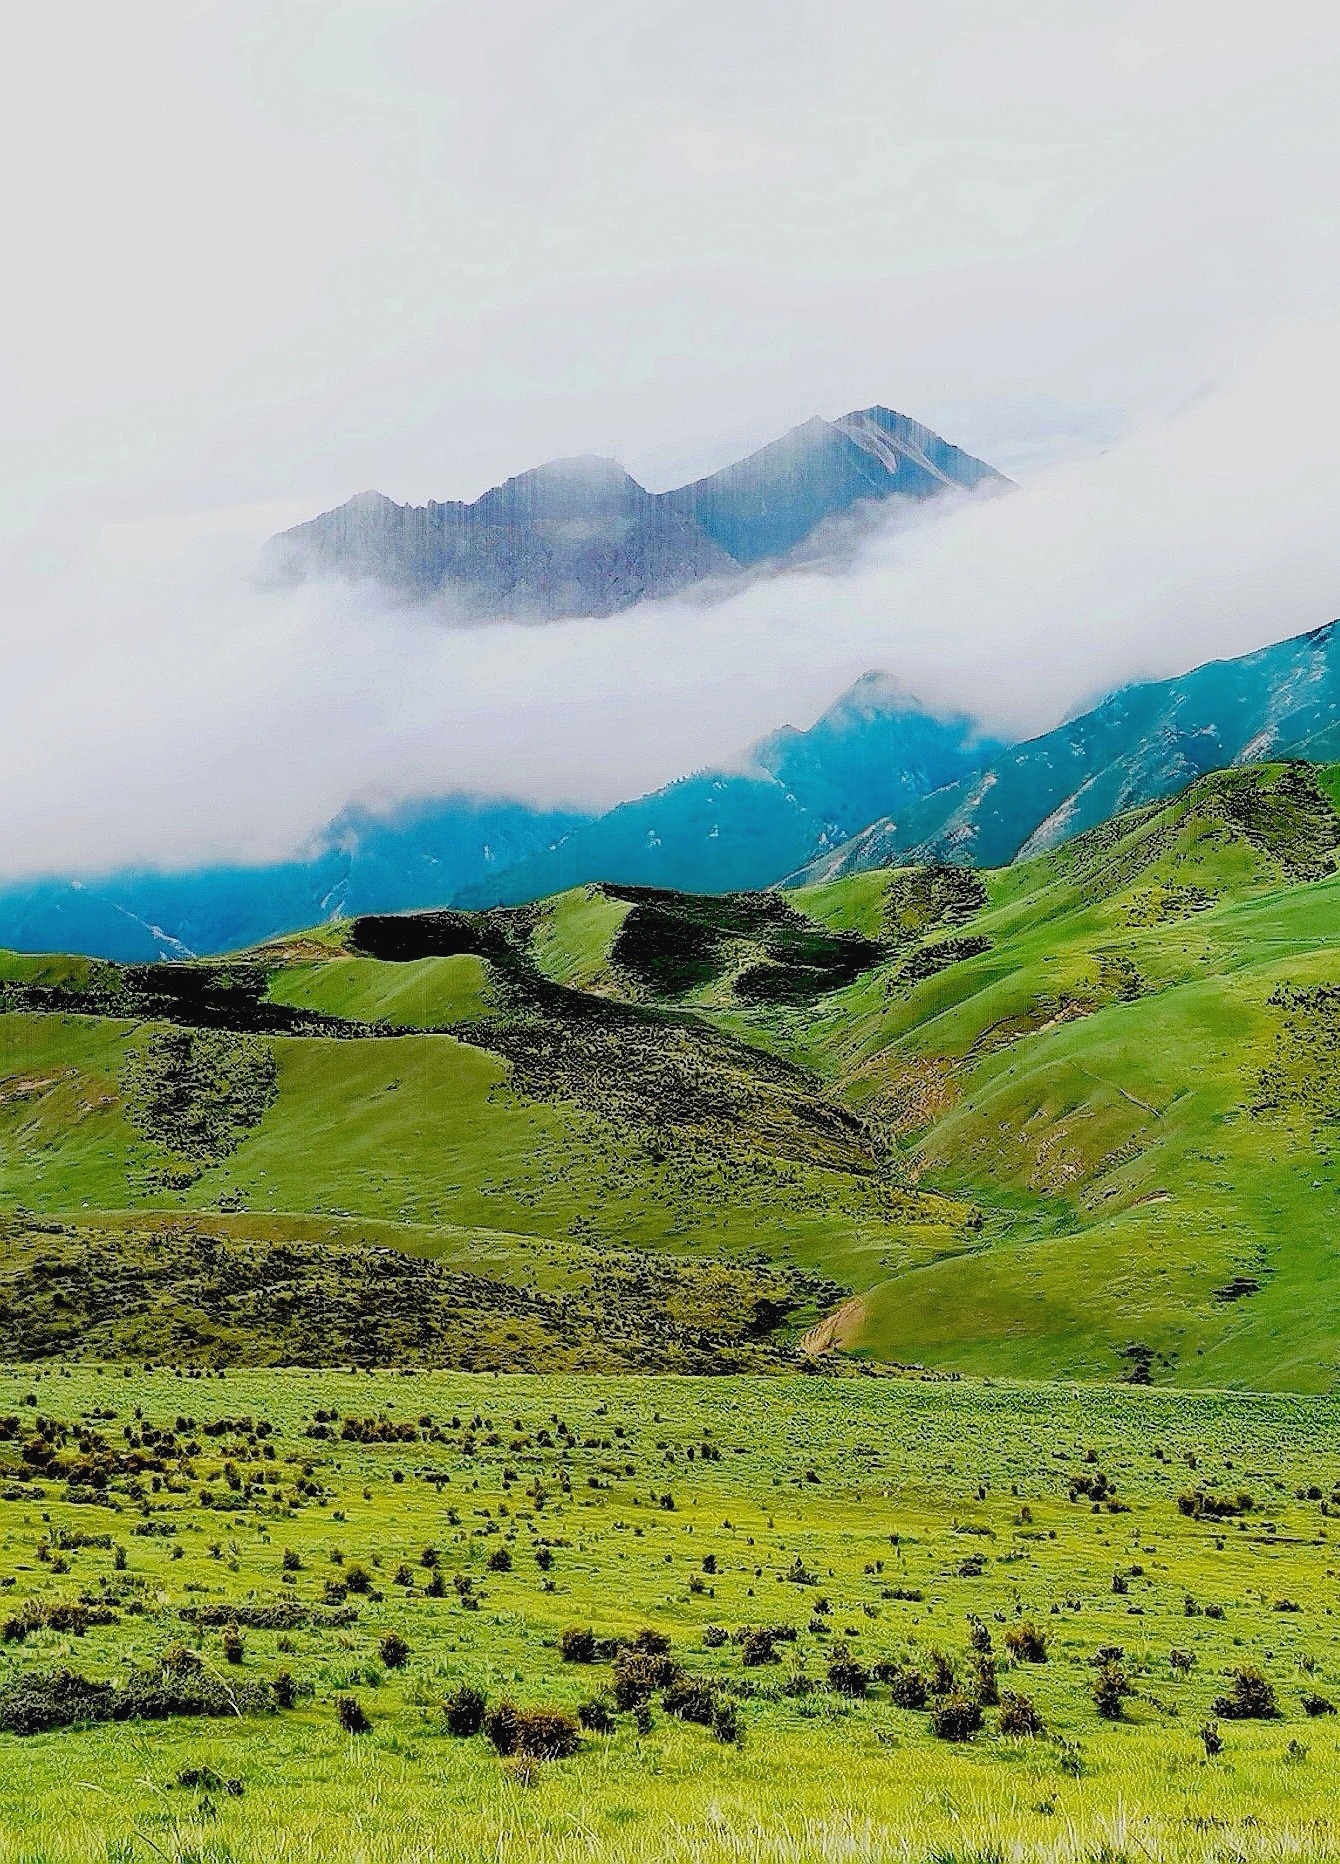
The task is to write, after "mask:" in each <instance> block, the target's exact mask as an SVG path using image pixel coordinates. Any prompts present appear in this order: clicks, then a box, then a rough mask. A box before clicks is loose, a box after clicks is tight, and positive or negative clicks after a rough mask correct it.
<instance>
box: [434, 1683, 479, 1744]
mask: <svg viewBox="0 0 1340 1864" xmlns="http://www.w3.org/2000/svg"><path fill="white" fill-rule="evenodd" d="M485 1704H486V1698H485V1696H484V1692H483V1691H482V1690H479V1689H474V1688H472V1687H471V1685H470V1684H469V1683H458V1684H457V1685H456V1687H455V1689H453V1690H452V1691H451V1693H450V1695H448V1696H447V1697H446V1698H445V1700H444V1701H443V1703H442V1713H443V1714H444V1715H445V1716H446V1718H447V1732H448V1734H453V1735H477V1734H478V1733H479V1731H480V1729H481V1728H482V1727H483V1725H484V1708H485Z"/></svg>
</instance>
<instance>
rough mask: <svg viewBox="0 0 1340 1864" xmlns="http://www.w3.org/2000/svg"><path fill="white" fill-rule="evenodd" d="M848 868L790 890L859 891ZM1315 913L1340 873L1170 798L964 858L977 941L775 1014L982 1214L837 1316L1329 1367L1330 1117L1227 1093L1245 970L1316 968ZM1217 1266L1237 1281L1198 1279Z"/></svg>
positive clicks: (1252, 975) (1059, 1361) (1004, 1340)
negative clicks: (1053, 849) (988, 856)
mask: <svg viewBox="0 0 1340 1864" xmlns="http://www.w3.org/2000/svg"><path fill="white" fill-rule="evenodd" d="M1277 774H1278V773H1273V774H1272V773H1266V775H1265V776H1264V777H1262V779H1261V781H1262V782H1264V783H1267V784H1268V783H1270V782H1272V781H1274V777H1275V775H1277ZM1327 774H1328V778H1329V784H1328V787H1329V788H1330V789H1332V790H1333V789H1334V773H1327ZM1198 787H1199V786H1198ZM1132 844H1133V846H1132ZM870 878H871V877H870V876H861V877H860V880H861V883H862V894H860V895H858V896H857V898H856V900H855V901H854V902H852V901H848V900H846V899H844V897H843V895H844V883H841V882H839V883H836V884H835V885H834V886H830V887H828V888H824V889H818V890H815V892H814V893H813V894H809V895H805V894H802V895H801V903H803V904H804V906H805V907H806V908H807V909H808V910H809V911H811V912H814V913H816V914H817V915H820V916H823V917H825V918H827V919H829V920H830V922H833V923H836V922H838V919H839V917H840V916H841V915H844V914H845V915H848V916H851V915H852V914H853V908H854V910H855V912H857V913H863V914H865V915H866V916H867V917H868V914H869V901H868V894H867V893H866V892H865V889H867V888H868V886H869V881H870ZM884 879H885V884H886V885H887V884H888V877H887V876H885V877H884ZM1192 889H1197V890H1198V892H1197V893H1193V892H1192ZM1338 913H1340V880H1337V879H1335V878H1330V879H1322V880H1317V881H1313V882H1311V883H1303V882H1300V881H1299V880H1298V879H1297V878H1295V877H1292V876H1291V874H1290V871H1289V864H1288V862H1287V861H1286V862H1283V863H1282V862H1281V861H1280V859H1278V858H1277V856H1276V855H1275V854H1274V853H1272V852H1271V850H1270V848H1269V847H1262V846H1254V845H1252V843H1250V842H1248V841H1245V840H1243V839H1242V838H1241V837H1240V836H1237V835H1230V834H1228V833H1226V831H1225V827H1224V823H1223V822H1222V820H1221V819H1219V818H1218V817H1217V816H1216V814H1215V813H1214V811H1213V810H1212V809H1211V810H1209V811H1206V810H1205V809H1204V808H1201V807H1199V806H1197V803H1196V801H1195V799H1194V798H1193V800H1192V801H1191V802H1190V803H1188V802H1186V801H1178V802H1176V803H1174V804H1172V805H1169V806H1168V807H1167V808H1166V809H1164V810H1161V811H1159V812H1157V814H1156V816H1155V819H1154V820H1153V821H1152V822H1150V823H1146V824H1144V825H1143V826H1142V828H1141V830H1140V833H1139V834H1138V835H1135V836H1128V837H1127V838H1126V843H1125V844H1118V843H1113V844H1112V845H1110V846H1108V847H1105V848H1101V849H1100V850H1098V852H1097V854H1096V855H1095V854H1094V853H1093V851H1090V853H1089V856H1088V857H1087V858H1080V857H1078V856H1077V855H1076V854H1075V852H1074V850H1073V849H1072V850H1071V851H1065V850H1063V851H1061V852H1060V853H1058V854H1057V855H1052V856H1046V857H1042V858H1040V859H1038V860H1034V861H1031V862H1028V863H1026V864H1022V865H1021V866H1019V867H1018V868H1014V869H1009V870H1005V871H1003V872H1002V873H999V874H997V875H994V876H991V877H990V884H989V899H988V901H987V904H986V905H985V906H984V907H983V909H982V910H981V911H980V912H979V913H978V914H976V915H975V916H974V917H973V918H972V919H971V920H970V921H969V922H968V923H967V924H966V926H964V927H963V928H962V931H963V932H966V933H971V934H980V935H982V936H985V937H987V938H989V939H990V940H991V948H990V949H989V950H988V951H986V952H984V953H982V954H981V955H979V956H975V957H971V958H968V959H966V960H963V961H960V962H958V963H956V964H954V965H952V966H950V967H948V968H947V969H945V970H942V971H940V972H939V973H938V974H937V975H935V976H933V977H930V978H928V979H925V980H923V981H921V982H919V983H917V984H915V985H913V986H911V987H910V988H899V987H898V984H897V982H896V980H891V979H890V977H889V976H888V975H887V974H880V973H875V974H872V975H871V976H869V977H867V978H865V979H863V980H861V981H860V982H859V983H858V984H856V985H854V986H853V987H852V988H850V989H849V990H847V991H846V992H844V993H842V994H841V995H840V996H838V997H834V998H831V999H829V1000H828V1001H827V1003H826V1004H825V1005H823V1006H822V1008H821V1009H820V1011H819V1012H818V1013H817V1014H816V1015H814V1016H813V1017H811V1018H809V1019H807V1021H806V1022H805V1024H804V1026H803V1027H802V1028H799V1029H797V1028H795V1027H794V1026H793V1027H791V1028H790V1029H789V1030H788V1031H786V1032H784V1033H785V1034H786V1035H787V1037H788V1039H789V1042H790V1045H791V1046H792V1047H793V1048H794V1050H795V1051H796V1052H798V1053H800V1054H802V1055H804V1056H805V1057H806V1058H807V1059H809V1060H811V1061H812V1062H814V1063H815V1064H817V1065H818V1066H819V1067H820V1068H822V1069H823V1070H825V1071H826V1072H827V1073H828V1074H829V1075H830V1076H831V1077H833V1078H835V1079H836V1080H838V1081H840V1082H841V1083H842V1084H843V1086H844V1088H845V1091H846V1092H848V1093H849V1094H850V1095H852V1096H853V1097H854V1098H856V1099H857V1100H860V1101H864V1102H866V1103H867V1104H870V1105H873V1106H876V1107H879V1108H881V1109H882V1110H883V1111H884V1113H885V1114H886V1116H887V1117H889V1118H891V1119H892V1120H893V1121H894V1123H895V1124H898V1125H900V1126H901V1127H902V1128H903V1130H904V1132H905V1136H906V1143H907V1145H908V1146H909V1148H910V1151H909V1158H910V1162H911V1164H912V1166H913V1168H914V1169H915V1170H916V1171H917V1172H918V1173H919V1174H920V1176H921V1180H922V1182H923V1183H926V1184H932V1185H935V1186H937V1187H940V1188H947V1189H952V1190H953V1191H954V1192H955V1193H957V1194H959V1195H963V1196H968V1197H975V1198H977V1199H979V1200H980V1202H981V1204H982V1206H983V1209H984V1212H985V1214H986V1218H987V1221H986V1223H985V1227H984V1228H983V1230H982V1232H981V1234H980V1237H979V1239H978V1240H977V1242H976V1245H975V1246H974V1247H973V1248H972V1249H971V1250H970V1251H968V1252H966V1253H964V1254H961V1255H958V1256H955V1257H953V1258H950V1259H946V1260H944V1261H941V1262H938V1263H935V1264H932V1265H928V1266H925V1267H922V1268H919V1269H917V1270H915V1271H913V1272H911V1273H908V1274H903V1275H899V1276H898V1277H897V1278H895V1279H893V1280H891V1281H890V1282H889V1283H887V1284H885V1285H884V1286H883V1287H882V1288H880V1289H878V1290H876V1291H874V1292H873V1293H872V1294H871V1295H870V1296H869V1298H868V1299H867V1300H866V1301H865V1303H864V1304H863V1306H862V1307H861V1309H859V1310H855V1309H854V1310H852V1312H851V1313H850V1314H849V1316H848V1321H847V1334H846V1337H847V1340H848V1343H850V1344H852V1345H854V1346H857V1347H859V1348H864V1349H866V1350H869V1351H874V1352H881V1353H890V1354H893V1355H895V1356H917V1355H922V1354H924V1355H925V1356H927V1357H930V1358H932V1359H934V1360H936V1361H937V1362H942V1363H948V1364H954V1365H959V1366H963V1367H968V1368H975V1369H978V1370H984V1371H985V1370H1004V1369H1006V1368H1012V1369H1015V1370H1026V1371H1028V1372H1030V1373H1032V1374H1036V1375H1046V1374H1049V1373H1065V1374H1066V1375H1070V1374H1084V1375H1090V1376H1100V1377H1102V1376H1111V1375H1112V1374H1113V1373H1114V1371H1116V1370H1117V1368H1118V1367H1119V1366H1120V1365H1121V1363H1122V1361H1121V1357H1120V1354H1121V1349H1122V1348H1124V1347H1126V1346H1128V1345H1130V1344H1132V1343H1138V1344H1140V1345H1144V1346H1147V1347H1149V1348H1150V1349H1151V1351H1152V1353H1153V1354H1154V1355H1155V1356H1156V1357H1155V1360H1154V1370H1155V1374H1156V1376H1172V1377H1175V1378H1177V1379H1178V1380H1182V1381H1186V1382H1205V1381H1209V1382H1231V1383H1284V1384H1300V1385H1304V1386H1313V1385H1326V1384H1328V1383H1330V1381H1331V1379H1332V1378H1333V1377H1334V1374H1335V1371H1336V1353H1335V1340H1336V1337H1337V1332H1340V1264H1337V1263H1336V1261H1335V1258H1334V1251H1333V1245H1332V1242H1331V1238H1332V1235H1333V1232H1334V1219H1335V1189H1336V1178H1335V1170H1334V1167H1333V1165H1332V1163H1331V1158H1332V1153H1333V1146H1334V1128H1333V1126H1332V1125H1330V1124H1329V1122H1328V1121H1327V1120H1326V1119H1324V1118H1319V1117H1318V1116H1317V1113H1316V1109H1315V1108H1312V1107H1309V1106H1308V1105H1305V1104H1295V1105H1286V1106H1284V1107H1281V1108H1278V1109H1275V1110H1274V1111H1272V1112H1269V1113H1266V1114H1261V1115H1253V1114H1251V1113H1250V1112H1249V1111H1248V1108H1249V1107H1250V1106H1251V1104H1252V1102H1253V1100H1254V1099H1255V1098H1256V1096H1257V1092H1258V1082H1259V1077H1260V1074H1261V1071H1262V1070H1263V1069H1265V1068H1266V1067H1267V1066H1269V1065H1270V1064H1271V1062H1272V1060H1274V1059H1275V1057H1276V1053H1277V1045H1278V1043H1279V1041H1280V1038H1281V1030H1282V1025H1283V1021H1284V1018H1283V1015H1282V1012H1281V1011H1280V1009H1279V1008H1278V1007H1276V1006H1272V1005H1271V1003H1270V1002H1269V999H1270V997H1271V994H1272V992H1274V991H1275V990H1276V989H1277V987H1278V986H1280V985H1281V984H1288V985H1294V986H1303V987H1308V986H1315V985H1318V984H1333V983H1336V982H1340V952H1337V949H1336V931H1335V928H1336V924H1337V914H1338ZM777 1033H778V1032H777V1030H776V1029H774V1030H773V1031H772V1034H773V1036H774V1038H775V1037H776V1035H777ZM1235 1275H1245V1276H1250V1277H1253V1278H1256V1279H1258V1280H1259V1281H1260V1282H1261V1283H1262V1287H1261V1289H1260V1292H1258V1293H1253V1294H1251V1295H1250V1296H1248V1297H1246V1298H1243V1299H1240V1300H1237V1301H1224V1300H1216V1299H1215V1298H1214V1294H1213V1290H1214V1289H1215V1288H1217V1287H1223V1286H1225V1285H1226V1284H1228V1283H1229V1282H1230V1281H1231V1280H1232V1279H1233V1277H1234V1276H1235ZM1127 1363H1128V1364H1129V1363H1130V1362H1129V1361H1127Z"/></svg>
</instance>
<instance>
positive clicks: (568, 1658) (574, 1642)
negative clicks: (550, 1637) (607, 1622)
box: [558, 1625, 596, 1663]
mask: <svg viewBox="0 0 1340 1864" xmlns="http://www.w3.org/2000/svg"><path fill="white" fill-rule="evenodd" d="M558 1654H559V1656H560V1657H561V1658H562V1659H563V1661H564V1663H594V1662H595V1660H596V1634H595V1632H594V1631H593V1630H592V1629H591V1627H590V1625H569V1626H568V1627H567V1629H566V1630H565V1631H560V1632H559V1634H558Z"/></svg>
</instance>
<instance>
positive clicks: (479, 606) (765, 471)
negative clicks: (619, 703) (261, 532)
mask: <svg viewBox="0 0 1340 1864" xmlns="http://www.w3.org/2000/svg"><path fill="white" fill-rule="evenodd" d="M984 481H994V482H996V483H997V484H999V485H1002V486H1003V485H1006V484H1008V483H1009V482H1008V481H1007V480H1006V479H1004V478H1003V477H1002V475H1001V474H1000V473H998V472H996V471H995V469H994V468H993V467H991V466H987V465H985V464H984V463H983V462H982V461H981V460H977V459H974V458H973V457H972V456H971V454H968V453H964V452H962V451H961V450H960V449H959V448H958V447H955V446H951V445H950V444H949V442H948V441H945V440H942V439H941V438H940V436H939V435H938V434H934V433H932V432H931V430H930V429H929V428H928V427H922V426H921V425H920V424H919V423H918V422H916V421H912V420H909V419H908V418H907V416H906V415H902V414H896V413H894V412H893V410H892V409H890V408H864V409H861V410H859V411H858V412H856V413H853V414H846V415H844V416H843V417H842V419H841V420H838V421H825V420H820V419H818V418H817V417H816V418H815V419H814V420H811V421H806V422H805V423H804V425H803V426H800V427H796V428H793V429H792V430H791V432H790V433H788V434H784V435H783V436H782V437H781V439H779V440H774V441H773V442H772V443H771V444H770V445H769V446H766V447H763V448H761V449H760V450H759V451H758V452H756V453H752V454H750V455H749V457H748V458H747V459H743V460H740V461H738V462H737V463H736V464H734V465H732V466H727V467H725V468H724V469H723V470H722V471H720V472H716V473H712V474H709V475H708V477H707V478H705V479H699V480H696V481H695V482H694V483H693V484H692V485H685V486H680V487H679V488H678V489H677V490H675V491H671V492H661V493H656V492H648V491H647V490H646V489H645V487H643V486H641V485H639V484H638V482H637V480H636V479H634V478H633V477H632V476H631V475H630V474H629V473H627V472H625V471H624V469H623V467H622V466H620V465H619V464H618V463H617V462H616V461H614V460H609V459H597V458H583V459H567V460H551V461H550V462H549V463H548V464H547V465H544V466H537V467H534V468H532V470H531V471H529V472H523V473H519V474H518V475H517V476H516V477H515V478H512V479H508V480H506V481H505V482H504V483H503V484H502V485H499V486H494V487H493V488H492V489H491V490H490V491H487V492H485V493H484V494H483V496H482V497H480V498H477V499H475V500H474V502H473V503H471V504H465V503H462V502H460V501H459V500H454V499H453V500H448V501H447V502H446V503H444V504H439V503H437V502H436V501H435V500H430V501H429V503H428V504H426V505H397V504H396V503H395V502H394V500H392V499H389V498H385V497H383V495H382V494H381V493H380V492H360V493H359V494H358V495H357V496H356V497H354V498H351V499H349V500H348V502H347V503H346V504H343V505H340V506H338V507H337V508H336V509H335V510H334V511H327V512H323V513H322V514H321V515H320V516H319V517H317V518H313V519H311V520H310V521H309V522H308V523H306V524H300V525H297V526H296V527H295V528H294V529H292V530H289V531H284V532H282V533H281V534H280V536H278V537H276V538H272V539H271V541H270V543H269V545H268V546H267V551H266V554H267V561H268V563H269V565H270V567H271V568H272V569H273V570H274V571H275V572H276V573H278V574H280V575H282V576H285V577H292V578H300V577H302V576H305V575H308V574H326V575H329V574H337V575H342V576H347V577H351V578H356V579H362V578H366V579H369V580H371V581H375V582H377V583H380V584H381V585H383V586H384V587H386V588H388V589H390V590H392V591H394V592H395V593H396V594H397V595H399V596H401V597H403V598H405V599H408V600H410V601H414V602H433V603H437V604H440V605H441V606H442V607H443V608H444V609H446V610H447V611H448V612H450V613H454V614H459V615H461V616H465V617H474V618H479V617H486V616H493V617H499V616H504V615H520V616H531V617H536V618H544V619H553V618H556V617H559V616H572V615H610V614H614V613H616V612H617V611H618V610H620V609H625V608H631V607H632V606H633V604H634V603H636V602H641V601H644V600H646V599H647V598H649V597H653V596H667V595H673V594H675V593H676V592H677V591H678V590H682V589H685V588H688V587H689V586H690V585H691V584H693V583H701V582H705V581H709V580H713V579H715V580H720V581H728V580H730V579H732V578H735V577H738V576H740V575H741V574H743V573H744V572H745V571H746V570H747V569H750V568H753V567H754V566H755V565H759V564H763V563H770V562H774V561H778V560H781V559H783V558H785V556H786V555H787V553H788V552H790V551H793V550H794V549H796V548H797V546H799V545H801V544H802V543H803V542H804V541H805V540H806V539H807V538H810V537H812V536H813V535H814V533H815V532H816V530H818V528H819V527H820V526H822V525H827V524H830V523H832V522H834V521H840V520H843V519H848V520H850V519H852V518H854V517H856V516H857V515H859V513H860V512H861V511H862V510H866V509H873V508H874V507H876V506H879V505H885V504H888V503H889V502H890V501H895V502H899V501H901V502H906V503H908V504H916V503H920V502H922V501H924V500H926V499H928V498H932V497H934V496H936V495H937V494H939V493H943V492H948V491H954V490H957V491H971V490H973V489H974V488H975V487H977V486H979V485H981V484H982V483H983V482H984Z"/></svg>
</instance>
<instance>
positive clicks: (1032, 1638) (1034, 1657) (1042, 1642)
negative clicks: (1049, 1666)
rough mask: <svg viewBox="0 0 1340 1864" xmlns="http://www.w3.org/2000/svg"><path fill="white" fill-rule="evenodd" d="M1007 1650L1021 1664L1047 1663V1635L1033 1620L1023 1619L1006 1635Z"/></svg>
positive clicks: (1012, 1626)
mask: <svg viewBox="0 0 1340 1864" xmlns="http://www.w3.org/2000/svg"><path fill="white" fill-rule="evenodd" d="M1005 1648H1006V1650H1007V1651H1008V1652H1009V1653H1010V1655H1011V1657H1014V1658H1017V1660H1018V1661H1019V1662H1020V1663H1046V1661H1047V1633H1046V1632H1045V1631H1039V1630H1038V1627H1037V1626H1036V1625H1035V1624H1034V1623H1033V1621H1032V1619H1031V1618H1022V1619H1020V1621H1019V1623H1018V1624H1017V1625H1011V1626H1010V1628H1009V1630H1008V1631H1007V1632H1006V1633H1005Z"/></svg>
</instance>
